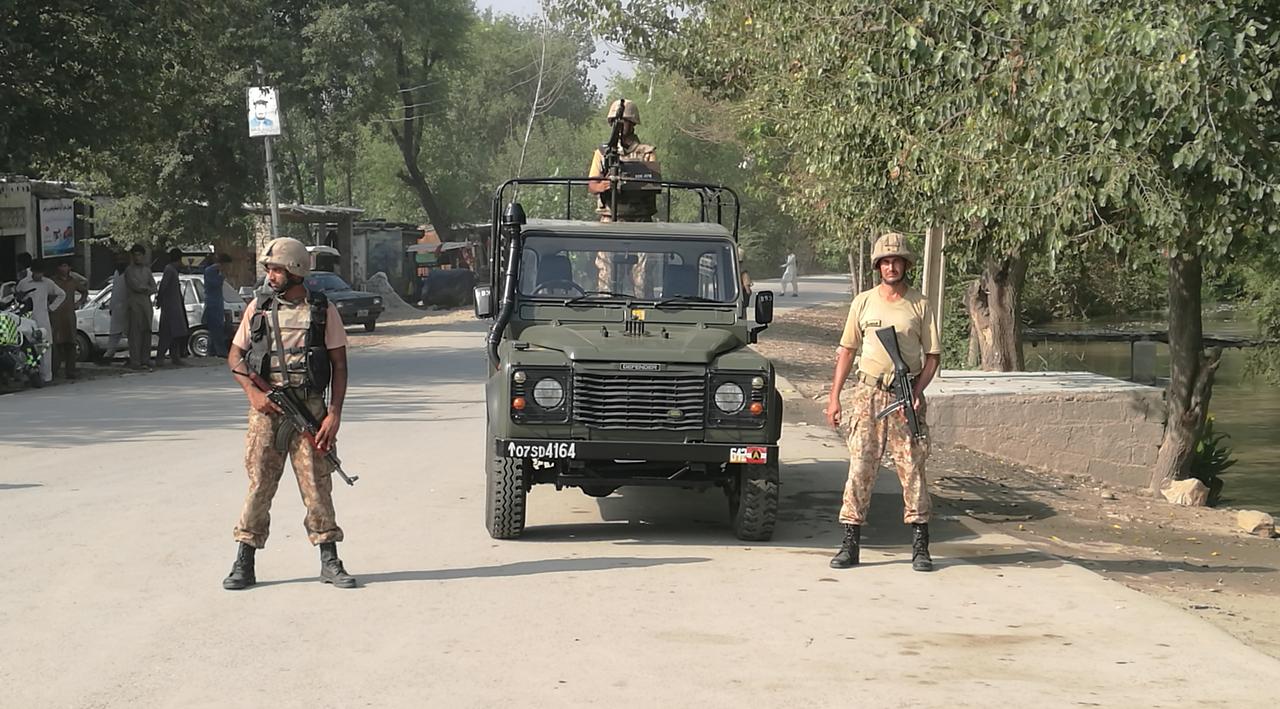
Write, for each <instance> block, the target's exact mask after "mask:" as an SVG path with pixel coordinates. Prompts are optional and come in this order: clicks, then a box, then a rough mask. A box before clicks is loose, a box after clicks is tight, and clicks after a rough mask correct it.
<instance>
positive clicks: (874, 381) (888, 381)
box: [858, 369, 914, 391]
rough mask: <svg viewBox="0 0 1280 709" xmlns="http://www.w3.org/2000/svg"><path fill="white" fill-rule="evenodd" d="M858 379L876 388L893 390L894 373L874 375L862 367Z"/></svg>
mask: <svg viewBox="0 0 1280 709" xmlns="http://www.w3.org/2000/svg"><path fill="white" fill-rule="evenodd" d="M913 378H914V377H913ZM858 381H860V382H862V383H863V384H866V385H867V386H869V387H874V388H876V389H879V390H880V391H893V375H892V374H890V375H887V376H885V377H883V378H882V377H876V376H872V375H870V374H867V373H866V372H864V371H862V370H861V369H859V370H858Z"/></svg>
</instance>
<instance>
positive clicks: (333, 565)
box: [320, 542, 356, 588]
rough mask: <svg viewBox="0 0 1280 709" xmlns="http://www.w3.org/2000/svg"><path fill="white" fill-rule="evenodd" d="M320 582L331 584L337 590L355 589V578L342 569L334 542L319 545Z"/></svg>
mask: <svg viewBox="0 0 1280 709" xmlns="http://www.w3.org/2000/svg"><path fill="white" fill-rule="evenodd" d="M320 582H321V583H331V584H333V585H334V586H336V587H338V588H355V587H356V577H354V576H352V575H351V574H349V573H347V570H346V569H344V568H342V559H339V558H338V545H337V543H336V542H324V543H322V544H321V545H320Z"/></svg>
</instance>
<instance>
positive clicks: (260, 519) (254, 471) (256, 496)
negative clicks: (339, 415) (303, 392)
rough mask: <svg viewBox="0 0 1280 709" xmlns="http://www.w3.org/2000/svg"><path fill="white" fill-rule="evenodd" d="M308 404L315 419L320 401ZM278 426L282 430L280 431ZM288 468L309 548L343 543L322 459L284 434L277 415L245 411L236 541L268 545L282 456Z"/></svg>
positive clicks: (301, 441) (298, 438)
mask: <svg viewBox="0 0 1280 709" xmlns="http://www.w3.org/2000/svg"><path fill="white" fill-rule="evenodd" d="M307 406H308V407H309V408H310V409H311V412H312V413H313V414H315V415H316V417H317V418H319V417H320V416H321V415H322V414H323V413H324V400H323V399H321V398H320V397H317V396H311V397H308V398H307ZM282 424H283V427H284V429H285V431H284V432H282V431H281V428H282ZM286 452H287V454H288V456H289V460H290V462H291V463H292V464H293V474H294V477H296V478H297V479H298V491H299V492H300V493H302V504H303V505H304V506H306V508H307V514H306V517H304V518H303V521H302V523H303V526H305V527H306V529H307V539H309V540H311V543H312V544H323V543H325V542H340V541H342V529H341V528H340V527H338V521H337V519H336V513H335V512H334V509H333V478H332V475H333V470H332V467H331V466H330V464H329V462H328V461H327V460H325V458H324V456H323V455H322V454H320V453H318V452H316V450H315V449H314V448H312V446H311V443H310V442H309V441H307V439H306V437H305V436H302V435H299V434H298V433H296V432H295V433H293V434H292V435H288V424H287V423H285V422H284V418H283V417H282V416H279V415H276V414H264V413H260V412H258V411H255V410H253V409H250V410H249V433H248V436H246V438H245V453H244V467H245V470H246V471H247V472H248V474H249V494H248V495H247V496H245V499H244V509H242V510H241V512H240V521H239V523H237V524H236V529H235V539H236V541H238V542H244V543H246V544H249V545H251V546H254V547H257V548H258V549H261V548H263V547H264V546H266V544H267V536H268V535H269V534H270V532H271V498H273V497H275V494H276V488H277V487H279V485H280V476H281V475H282V474H283V473H284V459H285V454H286Z"/></svg>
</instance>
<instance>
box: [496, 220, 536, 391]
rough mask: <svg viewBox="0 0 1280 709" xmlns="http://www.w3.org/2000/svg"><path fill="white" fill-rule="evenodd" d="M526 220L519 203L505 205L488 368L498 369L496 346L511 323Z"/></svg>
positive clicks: (500, 231)
mask: <svg viewBox="0 0 1280 709" xmlns="http://www.w3.org/2000/svg"><path fill="white" fill-rule="evenodd" d="M526 222H527V220H526V219H525V216H524V207H521V206H520V203H519V202H512V203H511V204H508V205H507V209H506V211H504V212H503V213H502V226H501V229H500V230H499V232H498V233H499V234H500V235H501V238H504V239H506V242H507V261H506V270H505V271H504V274H505V277H504V278H503V281H502V302H501V303H500V304H499V305H498V317H497V318H496V319H495V320H494V321H493V327H492V328H490V329H489V366H490V367H492V368H494V369H497V368H498V345H499V344H500V343H501V342H502V334H503V332H505V331H506V329H507V323H509V322H511V311H512V310H514V309H515V307H516V286H517V284H518V283H519V280H520V254H521V253H522V252H523V250H524V249H523V248H522V243H521V242H522V239H521V238H520V237H521V227H523V226H524V225H525V223H526Z"/></svg>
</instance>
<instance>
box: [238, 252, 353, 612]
mask: <svg viewBox="0 0 1280 709" xmlns="http://www.w3.org/2000/svg"><path fill="white" fill-rule="evenodd" d="M262 264H263V265H264V266H265V267H266V269H267V284H268V285H269V286H270V288H271V293H270V295H259V296H258V297H257V298H256V299H255V300H254V302H252V303H250V304H249V307H248V308H246V309H245V312H244V317H243V319H242V320H241V321H240V328H239V330H237V331H236V334H235V337H234V338H232V341H231V352H230V355H229V356H228V358H227V363H228V365H229V366H230V368H231V373H232V374H234V375H235V378H236V381H237V382H239V383H240V386H241V388H243V389H244V393H245V396H247V397H248V398H249V432H248V436H247V437H246V440H245V468H246V470H247V471H248V474H249V494H248V495H247V496H246V497H245V501H244V509H243V510H242V511H241V513H240V521H239V522H238V523H237V524H236V528H235V533H234V537H235V540H236V541H237V542H239V545H240V547H239V553H238V554H237V556H236V561H235V564H234V565H233V566H232V567H231V573H230V575H228V576H227V578H226V579H225V580H224V581H223V582H222V586H223V588H226V589H228V590H238V589H242V588H247V587H249V586H252V585H253V584H254V583H256V582H257V578H256V576H255V570H254V552H255V551H256V550H258V549H261V548H263V547H264V546H266V543H267V535H268V534H269V532H270V526H271V514H270V510H271V498H272V497H274V496H275V493H276V488H277V487H278V486H279V484H280V476H281V475H282V473H283V472H284V460H285V456H286V455H288V457H289V459H290V461H291V462H292V464H293V473H294V476H295V477H296V478H297V480H298V490H299V492H301V493H302V502H303V505H305V506H306V508H307V514H306V517H305V518H304V519H303V525H304V526H305V527H306V530H307V538H308V539H309V540H310V541H311V543H312V544H313V545H317V546H319V547H320V580H321V581H322V582H324V583H331V584H333V585H334V586H337V587H339V588H354V587H355V586H356V580H355V579H354V578H353V577H352V576H351V575H350V574H348V573H347V571H346V569H345V568H344V567H343V565H342V561H341V560H340V559H339V558H338V550H337V543H338V542H340V541H342V528H341V527H339V526H338V522H337V519H336V515H335V512H334V509H333V481H332V477H331V476H332V474H333V469H332V466H331V465H330V463H329V462H328V461H327V460H326V459H325V456H324V453H323V451H328V450H329V449H330V448H332V447H333V446H334V444H335V443H336V441H337V437H338V426H339V425H340V422H341V418H342V405H343V402H344V400H345V399H346V394H347V335H346V331H345V330H344V329H343V327H342V317H341V316H340V315H339V314H338V309H337V308H336V307H334V305H333V303H331V302H329V301H328V299H326V298H324V294H323V293H309V292H308V291H307V289H306V287H305V286H304V285H303V279H305V278H306V277H307V275H308V274H309V273H310V266H309V264H310V257H309V255H308V254H307V249H306V247H305V246H303V244H302V242H300V241H298V240H297V239H291V238H288V237H284V238H279V239H275V240H273V241H272V242H271V243H269V244H268V245H267V248H266V250H265V251H264V253H263V258H262ZM255 379H256V380H257V381H258V382H267V383H269V384H270V385H271V386H272V387H283V388H288V389H290V390H291V391H292V393H293V394H294V397H295V400H297V401H300V402H302V404H303V405H305V406H306V407H307V408H308V409H310V410H311V413H312V414H313V415H314V416H315V417H316V419H317V420H319V421H320V422H321V423H320V432H319V434H318V435H317V436H316V444H315V446H313V445H312V444H311V442H310V441H308V440H307V438H306V437H305V436H303V435H302V434H301V433H299V432H298V431H296V430H294V428H293V426H292V425H291V424H290V423H289V421H288V419H287V418H285V417H284V416H283V415H282V412H281V411H280V409H279V408H278V407H277V406H276V405H275V404H274V403H272V402H271V400H270V399H268V398H267V395H266V392H263V391H262V390H261V389H260V388H259V387H258V386H257V384H256V383H255V381H254V380H255ZM326 388H330V391H331V398H330V400H329V402H328V405H327V406H326V404H325V396H324V392H325V389H326ZM317 447H318V448H319V449H320V450H317Z"/></svg>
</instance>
